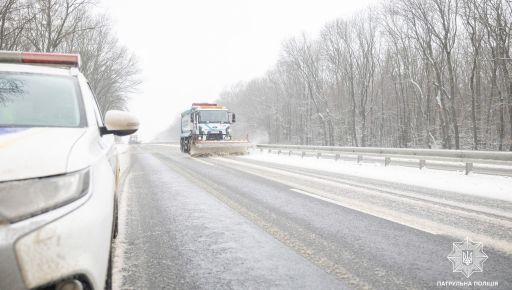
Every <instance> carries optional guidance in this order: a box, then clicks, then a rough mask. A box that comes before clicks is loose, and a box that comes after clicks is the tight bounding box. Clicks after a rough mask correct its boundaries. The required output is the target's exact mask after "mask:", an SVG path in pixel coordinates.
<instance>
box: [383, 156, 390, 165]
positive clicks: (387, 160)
mask: <svg viewBox="0 0 512 290" xmlns="http://www.w3.org/2000/svg"><path fill="white" fill-rule="evenodd" d="M389 163H391V158H390V157H384V166H389Z"/></svg>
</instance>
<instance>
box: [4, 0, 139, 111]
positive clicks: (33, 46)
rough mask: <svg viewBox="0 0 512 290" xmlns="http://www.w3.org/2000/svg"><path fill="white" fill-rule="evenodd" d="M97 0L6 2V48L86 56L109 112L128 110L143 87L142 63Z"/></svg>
mask: <svg viewBox="0 0 512 290" xmlns="http://www.w3.org/2000/svg"><path fill="white" fill-rule="evenodd" d="M96 4H97V3H96V2H95V1H93V0H0V50H8V51H36V52H66V53H70V52H72V53H80V56H81V63H82V64H81V67H80V71H81V72H82V73H83V74H84V75H85V76H86V77H87V79H88V80H89V83H90V85H91V88H92V89H93V91H94V92H95V95H96V98H97V101H98V103H99V106H100V108H101V110H102V112H103V113H105V112H106V111H108V110H110V109H125V108H126V102H127V96H128V95H129V94H130V93H132V92H133V91H134V90H135V89H136V88H137V86H138V85H139V83H140V80H139V79H138V74H139V68H138V66H137V60H136V58H135V57H134V55H133V54H131V53H130V52H129V51H128V50H127V48H126V47H124V46H123V45H121V44H120V43H119V41H118V40H117V38H116V37H115V35H114V33H113V29H112V24H111V22H110V19H109V17H108V16H107V15H104V14H101V13H97V12H96V10H97V9H96Z"/></svg>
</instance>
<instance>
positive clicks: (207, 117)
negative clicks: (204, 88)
mask: <svg viewBox="0 0 512 290" xmlns="http://www.w3.org/2000/svg"><path fill="white" fill-rule="evenodd" d="M228 122H229V118H228V112H227V111H221V110H208V111H200V112H199V123H228Z"/></svg>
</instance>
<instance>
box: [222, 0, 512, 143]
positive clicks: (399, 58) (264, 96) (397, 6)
mask: <svg viewBox="0 0 512 290" xmlns="http://www.w3.org/2000/svg"><path fill="white" fill-rule="evenodd" d="M511 37H512V2H511V1H506V0H481V1H479V0H392V1H386V3H385V4H382V5H381V6H378V7H369V8H367V9H365V10H363V11H360V12H359V13H357V14H356V15H354V16H353V17H352V18H351V19H337V20H334V21H331V22H329V23H326V24H325V26H324V27H323V29H322V30H321V31H320V32H319V34H318V35H315V36H314V37H309V36H307V35H300V36H296V37H294V38H292V39H289V40H287V41H286V42H285V43H284V44H283V47H282V50H281V54H280V57H279V60H278V61H277V63H276V64H275V65H274V67H273V68H271V69H270V70H269V71H268V72H267V73H266V74H265V75H264V76H263V77H261V78H257V79H253V80H250V81H247V82H243V83H240V84H238V85H236V86H233V87H231V88H230V89H228V90H226V91H224V92H223V93H222V94H221V96H220V98H219V100H218V102H219V103H221V104H223V105H226V106H227V107H229V108H230V109H231V110H232V111H234V112H236V113H237V115H238V121H239V122H238V123H237V130H238V132H239V133H242V134H244V135H245V134H246V133H247V134H248V135H249V138H250V139H251V137H252V139H253V141H258V142H269V143H286V144H306V145H308V144H311V145H313V144H315V145H337V146H377V147H402V148H409V147H411V148H446V149H478V150H503V151H505V150H507V151H509V150H512V78H511V74H512V59H511V56H510V53H511Z"/></svg>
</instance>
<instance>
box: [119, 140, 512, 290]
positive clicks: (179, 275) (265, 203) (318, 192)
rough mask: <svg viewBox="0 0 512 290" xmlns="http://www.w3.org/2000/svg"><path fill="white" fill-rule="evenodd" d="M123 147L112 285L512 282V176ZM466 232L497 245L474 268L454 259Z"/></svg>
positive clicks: (503, 285) (432, 285)
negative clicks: (457, 269)
mask: <svg viewBox="0 0 512 290" xmlns="http://www.w3.org/2000/svg"><path fill="white" fill-rule="evenodd" d="M126 154H127V155H128V156H129V160H130V161H126V160H128V159H125V162H129V166H127V170H126V171H125V182H124V184H122V188H123V189H122V192H121V200H122V203H121V216H120V218H121V221H120V226H121V228H120V233H119V236H118V239H117V240H116V241H115V253H116V254H115V260H114V262H115V263H114V269H115V271H114V288H117V289H156V288H158V289H162V288H170V289H172V288H177V289H211V288H216V289H226V288H228V289H231V288H236V289H247V288H253V289H268V288H279V289H296V288H302V289H329V288H333V289H340V288H355V289H412V288H415V289H422V288H435V287H436V286H437V285H438V283H439V281H461V280H479V281H491V282H493V281H497V282H498V287H493V289H510V288H512V275H510V269H511V268H512V202H510V198H509V197H508V195H507V193H508V188H512V187H508V186H509V185H512V183H511V179H510V178H505V177H488V176H478V175H471V176H464V175H463V174H458V173H456V172H436V171H432V170H430V171H428V170H427V171H419V170H417V169H410V168H408V169H400V168H379V167H378V166H367V165H363V166H360V165H354V164H348V163H343V162H334V161H332V160H316V159H313V158H312V159H308V161H305V160H301V159H300V157H299V158H297V159H293V158H289V157H288V156H280V157H276V156H271V155H266V154H251V155H249V156H243V157H211V158H191V157H189V156H187V155H184V154H182V153H180V152H179V149H178V148H176V147H173V146H161V145H139V146H131V148H130V149H129V150H128V151H127V152H126ZM287 158H288V159H287ZM309 160H311V161H309ZM382 169H383V170H386V172H384V171H382ZM407 170H411V171H407ZM390 172H391V173H390ZM489 197H492V198H489ZM466 237H469V238H470V239H471V240H473V241H476V242H482V243H483V245H484V251H485V253H486V254H487V256H488V259H487V261H485V264H484V271H483V272H482V273H474V274H473V275H472V276H471V277H470V279H466V278H465V277H464V276H462V274H461V273H453V271H452V270H453V269H452V263H451V262H450V261H449V260H448V259H447V256H448V254H449V253H450V251H451V250H452V244H453V242H459V241H462V240H463V239H464V238H466Z"/></svg>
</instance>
